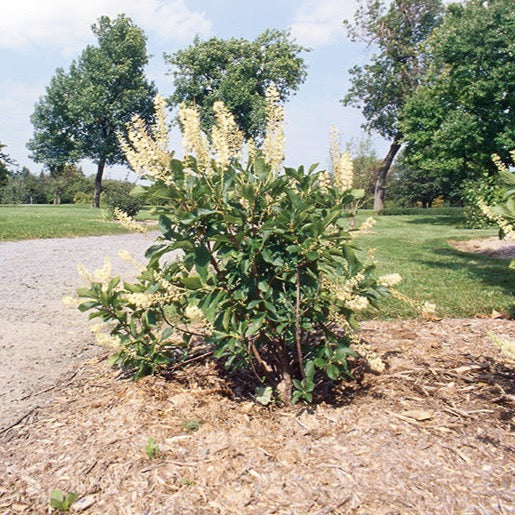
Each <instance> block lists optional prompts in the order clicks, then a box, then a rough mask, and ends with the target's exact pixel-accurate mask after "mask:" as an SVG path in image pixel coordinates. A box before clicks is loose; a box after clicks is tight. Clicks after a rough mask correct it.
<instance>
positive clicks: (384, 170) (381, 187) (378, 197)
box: [374, 138, 401, 211]
mask: <svg viewBox="0 0 515 515" xmlns="http://www.w3.org/2000/svg"><path fill="white" fill-rule="evenodd" d="M400 148H401V143H399V139H397V138H395V139H394V140H393V142H392V144H391V145H390V150H388V154H386V157H385V158H384V160H383V162H382V163H381V166H380V167H379V169H378V170H377V180H376V189H375V195H374V211H379V210H381V209H384V199H385V196H386V188H385V185H386V175H387V174H388V171H389V170H390V167H391V166H392V162H393V159H394V157H395V155H396V154H397V152H398V151H399V149H400Z"/></svg>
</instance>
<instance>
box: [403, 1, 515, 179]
mask: <svg viewBox="0 0 515 515" xmlns="http://www.w3.org/2000/svg"><path fill="white" fill-rule="evenodd" d="M429 51H430V53H431V55H432V56H433V57H432V65H431V67H430V69H429V72H428V74H427V78H426V81H425V83H424V84H423V85H421V86H420V87H419V88H418V89H417V91H416V92H415V94H414V95H413V96H412V98H410V99H409V101H408V102H407V104H406V107H405V110H404V117H403V121H402V124H401V125H402V129H401V130H402V132H403V133H404V135H405V138H406V140H407V159H408V161H409V162H410V163H411V164H412V165H414V166H416V167H417V168H418V169H420V170H422V171H424V170H425V171H426V172H427V173H433V171H437V172H438V173H439V174H442V175H445V176H446V178H447V180H448V181H449V182H450V183H451V184H453V185H455V186H457V185H460V184H462V183H463V181H464V180H466V179H475V178H478V177H479V176H480V175H481V174H483V173H484V172H488V173H490V174H495V173H496V167H495V165H494V163H493V161H492V159H491V155H492V154H493V153H496V154H498V155H499V156H500V157H501V159H502V160H503V161H504V163H506V164H509V163H510V162H511V158H510V150H512V149H513V148H515V118H514V113H513V108H514V105H515V87H514V86H515V66H514V64H513V58H514V55H515V10H514V9H513V2H512V0H488V1H483V0H469V2H467V3H466V4H464V5H460V4H453V5H451V6H449V8H448V12H447V14H446V16H445V20H444V22H443V24H442V25H441V27H439V28H438V29H437V30H436V31H435V33H434V36H433V37H432V38H431V44H430V49H429Z"/></svg>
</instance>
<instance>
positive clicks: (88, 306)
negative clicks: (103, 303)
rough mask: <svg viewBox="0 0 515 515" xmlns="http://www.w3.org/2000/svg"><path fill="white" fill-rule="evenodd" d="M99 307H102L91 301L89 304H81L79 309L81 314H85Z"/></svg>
mask: <svg viewBox="0 0 515 515" xmlns="http://www.w3.org/2000/svg"><path fill="white" fill-rule="evenodd" d="M97 306H100V304H99V303H98V302H97V301H96V300H90V301H88V302H83V303H82V304H79V306H78V309H79V311H80V312H81V313H84V311H88V309H92V308H95V307H97Z"/></svg>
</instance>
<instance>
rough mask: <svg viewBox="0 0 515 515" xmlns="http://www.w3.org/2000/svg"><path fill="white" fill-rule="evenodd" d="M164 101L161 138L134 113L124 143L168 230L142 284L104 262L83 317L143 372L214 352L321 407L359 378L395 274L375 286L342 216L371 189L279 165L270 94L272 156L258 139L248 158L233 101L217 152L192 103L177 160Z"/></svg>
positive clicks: (223, 116)
mask: <svg viewBox="0 0 515 515" xmlns="http://www.w3.org/2000/svg"><path fill="white" fill-rule="evenodd" d="M157 104H158V105H157V106H156V111H157V112H158V113H160V114H159V115H158V120H157V122H156V125H155V126H154V127H152V128H151V134H149V133H148V132H147V130H146V128H145V125H144V123H143V122H142V121H141V120H140V119H139V118H135V119H134V120H133V123H132V125H131V127H130V128H129V141H128V142H123V146H124V149H125V152H126V155H127V158H128V160H129V162H130V163H131V166H132V168H133V169H134V170H136V171H138V172H140V173H141V174H142V175H144V177H145V178H146V179H148V180H150V181H152V184H151V185H150V186H144V187H140V188H139V189H140V198H141V199H144V200H145V201H146V202H147V203H152V204H155V205H159V206H161V207H159V208H157V210H158V212H159V215H160V216H159V229H160V231H161V235H160V237H159V238H158V240H157V242H156V243H155V244H154V245H152V246H151V247H150V248H149V249H148V250H147V253H146V255H147V257H148V259H149V261H148V264H147V266H146V268H145V270H144V271H143V272H142V273H141V274H140V276H139V277H138V280H137V282H135V283H132V284H129V283H122V282H121V281H120V279H119V278H111V277H110V274H109V270H108V268H106V269H105V270H103V271H97V274H96V276H95V278H91V277H90V281H91V282H90V284H89V285H88V287H86V288H82V289H80V290H78V293H79V296H80V297H82V298H83V302H82V304H81V305H80V309H81V310H82V311H88V310H91V314H90V318H100V319H101V321H102V323H105V324H106V326H105V328H107V329H108V330H109V334H105V332H103V329H102V327H98V328H97V330H98V334H99V337H100V339H101V340H103V341H108V342H109V343H111V344H113V345H115V346H116V347H117V348H118V352H117V353H116V354H115V356H114V361H115V362H117V363H118V364H120V365H123V366H125V367H127V368H129V369H130V370H132V371H133V373H134V374H135V377H139V376H141V375H143V374H146V373H150V372H152V371H154V370H155V369H156V368H158V367H161V366H168V365H170V364H173V365H174V366H175V367H176V366H180V364H181V363H187V362H191V361H192V360H201V359H206V358H207V357H211V356H212V357H214V358H215V359H217V360H220V361H221V362H223V363H224V364H225V366H226V367H228V368H231V369H237V368H244V369H247V370H249V371H252V372H253V373H254V375H255V376H256V378H257V379H258V380H259V382H260V383H262V384H264V385H266V386H270V387H272V388H273V391H274V395H275V396H276V398H278V399H279V400H281V401H282V402H284V403H290V402H292V401H293V402H295V401H297V400H299V399H305V400H307V401H312V400H313V394H314V393H316V388H317V385H319V384H320V381H321V380H323V379H324V378H329V379H330V380H332V381H338V380H340V379H342V378H349V377H352V376H351V373H350V371H349V368H348V362H347V359H348V357H349V356H354V355H356V353H355V352H354V351H353V350H352V349H351V345H352V344H359V340H358V338H357V336H356V334H355V330H356V328H357V324H356V320H355V314H356V313H357V312H359V311H362V310H364V309H366V308H367V307H369V306H376V303H377V301H378V299H379V297H380V296H381V295H385V294H387V293H388V291H389V290H388V287H389V286H390V285H392V284H393V283H395V282H397V279H398V276H397V277H394V276H386V277H383V278H379V280H377V279H376V278H375V277H374V265H373V264H370V263H363V262H361V261H360V260H359V259H358V257H357V256H356V253H355V249H356V247H355V240H354V236H356V235H357V234H358V233H359V229H357V230H349V227H348V221H349V218H348V215H347V214H346V212H345V210H346V208H347V207H348V206H350V205H351V204H352V203H353V202H355V201H356V199H357V197H359V196H360V194H359V193H356V191H354V190H351V189H348V188H347V189H342V188H340V187H338V185H341V184H349V181H348V180H347V178H345V177H334V178H333V179H334V180H332V179H331V177H330V176H329V175H328V174H327V173H325V172H318V171H316V167H315V166H312V167H310V168H309V169H305V168H304V167H303V166H300V167H299V168H298V169H293V168H284V169H281V166H280V163H281V161H282V159H283V133H282V109H281V108H280V106H279V105H278V102H277V100H276V99H275V98H274V97H273V96H272V100H271V101H270V105H269V119H268V126H267V136H266V138H265V140H264V143H263V148H262V149H261V150H256V149H255V148H252V146H251V145H250V146H249V148H248V151H247V154H248V155H247V159H246V162H245V164H244V163H243V162H242V160H241V152H242V151H241V148H242V144H243V139H242V136H241V133H240V132H239V130H238V129H237V127H236V125H235V122H234V119H233V118H232V116H231V115H230V114H229V113H228V112H227V111H226V109H225V108H224V106H223V105H221V104H220V103H217V104H215V111H216V113H217V125H216V126H215V127H214V129H213V132H212V134H211V138H210V139H211V142H212V144H211V146H210V145H208V140H207V138H206V136H205V135H203V134H202V133H201V132H200V129H199V127H200V125H199V113H198V111H196V109H193V108H187V107H184V106H183V107H182V109H181V112H180V121H181V126H182V130H183V141H185V148H186V151H187V155H186V157H185V158H184V159H183V160H178V159H175V158H174V156H173V153H172V154H170V153H169V152H168V151H167V150H166V149H167V134H166V122H165V121H164V107H163V106H162V101H161V100H159V99H158V100H157ZM342 173H344V172H342ZM345 173H349V171H348V170H347V171H346V172H345ZM361 194H362V193H361ZM394 275H396V274H394ZM370 356H371V353H369V354H368V357H370Z"/></svg>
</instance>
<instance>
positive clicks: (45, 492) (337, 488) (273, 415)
mask: <svg viewBox="0 0 515 515" xmlns="http://www.w3.org/2000/svg"><path fill="white" fill-rule="evenodd" d="M489 332H490V333H493V334H495V335H497V336H498V337H500V338H504V339H512V340H513V339H514V338H515V324H514V322H513V321H508V320H479V319H471V320H441V321H420V320H419V321H400V322H399V321H397V322H376V321H373V322H366V323H364V324H363V326H362V335H363V337H364V339H365V340H367V341H369V342H370V344H371V346H372V348H373V349H375V350H376V351H377V352H378V353H379V355H380V356H381V357H382V358H383V360H384V361H385V362H386V364H387V370H386V371H385V373H384V374H382V375H374V374H371V373H366V374H365V376H364V378H363V381H362V382H361V384H357V383H349V384H348V385H347V386H346V388H345V389H344V390H343V392H342V393H341V394H340V395H339V396H338V398H337V399H336V400H335V402H334V403H333V404H327V403H323V402H322V403H319V404H318V405H316V406H313V407H310V406H305V405H296V406H294V407H292V408H282V409H281V408H277V407H272V408H266V407H261V406H259V405H257V404H255V403H253V402H252V401H250V400H248V399H238V398H235V396H234V395H232V396H231V393H230V391H229V390H228V387H227V384H226V382H225V380H224V379H223V378H221V377H220V375H219V374H218V373H217V370H216V367H214V366H213V365H208V366H198V365H197V366H195V367H191V368H190V369H189V370H188V373H187V375H186V376H184V375H183V376H182V377H180V378H179V379H180V380H172V381H167V380H165V379H164V378H162V377H151V378H146V379H143V380H141V381H139V382H137V383H134V382H130V381H127V380H121V379H118V378H117V377H116V371H113V370H112V369H110V368H108V367H107V365H106V363H105V361H103V362H98V361H95V362H91V363H88V364H86V365H85V366H84V367H83V368H82V369H81V370H80V371H79V372H78V373H77V375H76V377H75V378H74V380H73V381H72V382H71V383H70V384H69V385H68V386H67V387H66V388H65V389H64V390H63V391H60V392H58V394H57V395H56V397H55V399H54V401H53V403H52V404H50V405H49V406H47V407H45V408H42V409H40V410H38V411H36V412H34V413H32V414H31V415H30V416H28V417H26V418H25V419H24V420H23V422H21V423H20V424H19V425H17V426H15V427H13V428H10V429H9V430H8V431H4V433H3V434H2V435H0V513H2V514H14V513H47V512H48V511H49V507H48V506H49V505H48V502H49V498H50V492H51V491H52V490H53V489H60V490H62V491H66V492H70V491H73V492H77V493H78V494H79V500H78V501H77V502H76V503H75V504H74V506H73V508H72V509H71V511H72V512H79V511H82V512H83V513H88V514H144V513H148V514H170V513H181V514H189V513H191V514H203V513H206V514H207V513H209V514H212V513H224V514H225V513H229V514H230V513H250V514H264V513H277V514H290V513H291V514H293V513H295V514H299V513H313V514H314V513H317V514H318V513H320V514H321V513H373V514H382V513H385V514H386V513H402V514H411V513H413V514H420V513H427V514H429V513H431V514H433V513H441V514H444V513H470V514H473V513H478V514H483V513H513V512H514V510H515V494H514V492H513V483H512V482H513V477H514V472H515V471H514V468H515V467H514V460H513V458H514V450H515V441H514V437H513V419H512V417H513V402H514V399H515V397H514V395H515V391H514V388H513V386H514V383H513V380H514V363H513V362H510V360H509V359H507V358H503V357H502V356H501V354H500V351H499V350H498V349H497V348H496V347H495V346H494V345H493V344H492V343H491V341H490V339H489V338H488V335H487V333H489ZM149 437H152V438H154V439H155V441H156V443H157V444H158V445H159V453H158V455H157V456H156V457H155V458H153V459H150V458H148V457H147V456H146V454H145V445H146V443H147V441H148V439H149Z"/></svg>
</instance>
